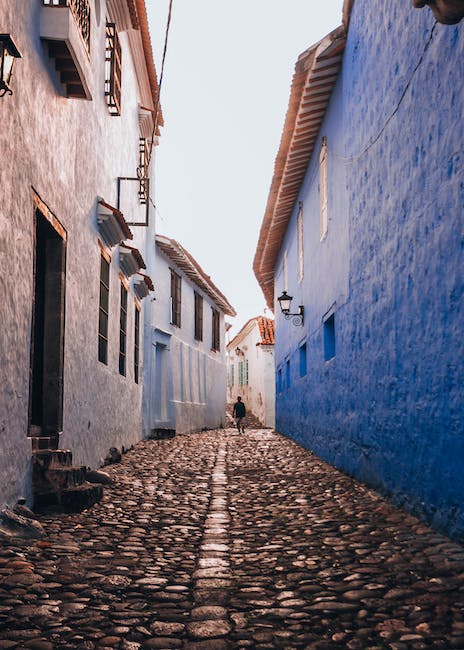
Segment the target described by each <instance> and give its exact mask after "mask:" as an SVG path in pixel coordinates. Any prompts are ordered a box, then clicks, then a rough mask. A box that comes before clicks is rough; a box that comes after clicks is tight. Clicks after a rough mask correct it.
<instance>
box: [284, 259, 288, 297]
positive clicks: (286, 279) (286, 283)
mask: <svg viewBox="0 0 464 650" xmlns="http://www.w3.org/2000/svg"><path fill="white" fill-rule="evenodd" d="M284 291H288V259H287V251H285V253H284Z"/></svg>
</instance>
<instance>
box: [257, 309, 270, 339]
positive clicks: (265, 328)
mask: <svg viewBox="0 0 464 650" xmlns="http://www.w3.org/2000/svg"><path fill="white" fill-rule="evenodd" d="M257 321H258V327H259V333H260V334H261V345H274V321H273V320H272V318H267V317H266V316H258V318H257Z"/></svg>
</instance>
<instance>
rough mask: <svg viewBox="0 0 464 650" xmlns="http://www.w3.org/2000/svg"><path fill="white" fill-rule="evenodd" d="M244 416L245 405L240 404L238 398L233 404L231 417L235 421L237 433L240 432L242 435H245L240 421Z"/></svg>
mask: <svg viewBox="0 0 464 650" xmlns="http://www.w3.org/2000/svg"><path fill="white" fill-rule="evenodd" d="M245 415H246V408H245V404H244V403H243V402H242V398H241V397H240V396H238V397H237V401H236V402H235V404H234V408H233V411H232V416H233V417H234V418H235V419H236V422H237V429H238V432H239V433H240V430H241V431H242V433H245V427H244V426H243V424H242V420H243V418H244V417H245Z"/></svg>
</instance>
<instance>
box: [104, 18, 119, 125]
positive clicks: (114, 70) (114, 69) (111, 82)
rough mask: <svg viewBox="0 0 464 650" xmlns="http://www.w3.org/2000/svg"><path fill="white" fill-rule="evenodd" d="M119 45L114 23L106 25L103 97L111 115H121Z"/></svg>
mask: <svg viewBox="0 0 464 650" xmlns="http://www.w3.org/2000/svg"><path fill="white" fill-rule="evenodd" d="M121 73H122V67H121V45H120V43H119V37H118V33H117V31H116V25H115V23H106V56H105V97H106V103H107V104H108V110H109V112H110V114H111V115H121Z"/></svg>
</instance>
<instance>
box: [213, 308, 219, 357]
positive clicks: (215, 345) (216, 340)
mask: <svg viewBox="0 0 464 650" xmlns="http://www.w3.org/2000/svg"><path fill="white" fill-rule="evenodd" d="M211 311H212V315H213V318H212V333H211V334H212V336H211V338H212V345H211V348H212V349H213V350H216V351H217V352H219V350H220V349H221V341H220V335H219V332H220V320H219V312H218V310H217V309H213V308H211Z"/></svg>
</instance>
